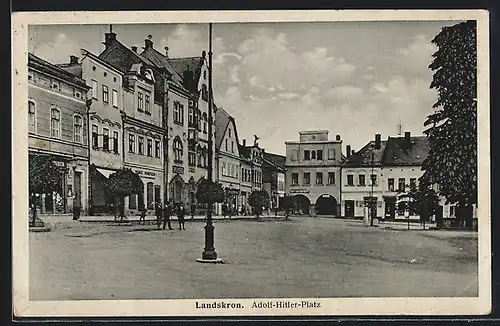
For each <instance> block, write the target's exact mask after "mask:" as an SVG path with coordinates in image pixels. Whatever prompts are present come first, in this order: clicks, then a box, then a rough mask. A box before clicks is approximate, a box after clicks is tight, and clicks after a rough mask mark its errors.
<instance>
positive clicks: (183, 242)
mask: <svg viewBox="0 0 500 326" xmlns="http://www.w3.org/2000/svg"><path fill="white" fill-rule="evenodd" d="M68 219H69V220H70V219H71V218H70V217H68ZM203 226H204V223H203V222H201V221H193V222H188V223H186V231H180V230H178V229H177V224H176V222H174V223H173V227H175V228H176V229H175V230H173V231H163V230H156V229H155V227H154V226H153V225H152V224H148V225H145V226H142V225H141V226H139V225H137V224H134V223H132V225H127V226H125V225H122V226H117V225H112V224H110V223H86V222H68V223H66V224H64V223H60V224H59V225H58V226H57V227H55V228H53V229H52V230H51V232H47V233H30V300H68V299H74V300H77V299H78V300H80V299H169V298H186V299H192V298H252V297H261V298H270V297H275V298H277V297H368V296H373V297H375V296H398V297H401V296H441V297H442V296H453V297H455V296H477V294H478V289H477V282H478V277H477V271H478V270H477V233H473V232H453V231H435V230H426V231H422V230H418V229H417V227H416V226H415V229H414V230H410V231H408V230H405V229H403V228H401V229H400V230H392V229H386V228H385V227H384V226H383V225H381V226H380V227H378V228H367V227H363V226H362V223H361V222H358V221H346V220H334V219H319V218H309V217H294V218H292V219H291V220H290V221H264V222H257V221H251V220H248V221H216V222H215V226H216V228H215V247H216V250H217V252H218V254H219V257H220V258H222V259H224V260H225V264H219V265H212V264H200V263H197V262H196V259H197V258H199V257H200V256H201V252H202V250H203V245H204V230H203Z"/></svg>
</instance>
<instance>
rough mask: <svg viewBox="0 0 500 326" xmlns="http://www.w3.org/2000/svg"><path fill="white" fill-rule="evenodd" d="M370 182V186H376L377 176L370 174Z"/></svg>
mask: <svg viewBox="0 0 500 326" xmlns="http://www.w3.org/2000/svg"><path fill="white" fill-rule="evenodd" d="M370 181H371V184H372V185H374V186H376V185H377V175H376V174H371V175H370Z"/></svg>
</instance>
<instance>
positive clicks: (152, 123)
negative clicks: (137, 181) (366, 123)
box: [28, 31, 285, 214]
mask: <svg viewBox="0 0 500 326" xmlns="http://www.w3.org/2000/svg"><path fill="white" fill-rule="evenodd" d="M103 44H104V47H105V48H104V50H103V51H102V52H101V53H100V54H99V55H96V54H93V53H91V52H90V51H86V50H82V52H81V54H82V57H81V58H79V57H76V56H70V58H69V61H68V62H67V63H56V64H54V63H50V62H47V61H45V60H42V59H41V58H38V57H36V56H35V55H33V54H31V53H29V55H28V71H29V74H28V85H29V99H28V124H29V130H28V131H29V135H28V138H29V155H49V156H51V157H53V158H55V162H56V164H57V165H59V166H60V167H61V168H62V169H61V171H63V172H62V175H61V178H62V180H63V186H62V188H63V189H61V191H59V192H54V193H53V194H40V200H39V203H38V204H39V206H40V210H41V212H42V213H45V212H49V213H52V212H71V211H72V209H73V207H74V206H79V207H82V209H83V211H84V212H86V213H90V214H107V213H110V212H112V211H113V207H114V205H117V204H122V203H117V202H115V200H116V199H115V198H113V196H111V195H110V194H108V193H106V191H105V189H103V184H104V181H105V180H106V179H107V178H109V176H110V175H111V174H112V173H114V172H115V171H116V170H117V169H120V168H130V169H132V170H133V171H134V172H136V173H137V174H138V175H139V176H140V177H141V179H142V181H143V182H144V185H145V187H144V194H140V195H131V196H128V197H126V198H125V202H124V203H123V204H124V206H125V211H126V213H127V214H136V213H137V211H138V209H139V208H140V207H142V205H145V207H146V208H147V209H148V210H149V212H148V213H149V214H151V213H152V212H153V209H154V203H155V202H157V201H160V202H162V203H164V202H165V201H167V200H169V201H172V202H174V203H183V204H184V205H186V206H187V210H188V211H193V212H194V213H195V214H197V213H200V210H201V211H203V210H204V209H205V207H203V205H201V204H200V205H198V204H197V203H196V198H195V193H196V188H197V184H198V182H199V181H200V180H201V179H202V178H206V177H207V171H208V167H209V162H208V151H209V148H208V144H209V142H208V139H209V137H212V140H213V142H212V144H213V148H212V150H213V152H214V153H215V155H213V162H212V166H213V169H214V170H213V176H214V178H216V179H217V180H218V181H219V182H220V183H221V184H222V186H223V187H224V189H225V191H226V205H225V207H228V208H229V209H231V210H232V211H233V213H236V211H238V212H241V213H246V212H248V210H249V207H248V204H247V203H248V196H249V194H250V193H251V192H252V191H254V190H261V189H266V190H268V192H269V193H270V194H272V203H273V205H274V207H276V206H277V205H278V203H279V199H278V198H280V197H283V196H284V191H285V185H284V162H285V157H284V156H280V155H273V154H269V153H265V151H264V150H263V149H261V148H260V147H259V146H258V143H257V142H256V141H254V143H253V144H250V145H247V144H246V141H245V140H244V139H243V140H241V142H240V139H239V138H238V133H237V128H236V122H235V120H234V118H233V117H232V116H231V115H230V114H229V113H228V112H227V111H226V110H224V109H223V108H218V107H217V106H216V105H215V104H214V105H213V106H212V107H209V96H211V92H210V91H209V89H208V78H209V77H208V74H209V71H208V60H207V59H208V58H207V56H206V52H205V51H203V52H202V53H201V56H199V57H189V58H170V57H169V55H168V48H165V50H164V52H160V51H158V50H157V49H155V48H154V43H153V40H152V36H151V35H149V36H148V37H147V38H146V39H145V41H144V47H143V48H142V50H141V51H139V50H138V48H137V47H136V46H131V47H127V46H125V45H124V44H122V43H121V42H120V41H119V40H118V39H117V35H116V34H115V33H113V32H112V31H110V32H109V33H106V34H105V39H104V42H103ZM212 103H213V101H212ZM209 110H212V112H211V113H212V117H213V118H212V121H209V119H208V117H209ZM209 123H210V124H212V130H213V131H214V134H213V135H208V130H209V128H208V124H209ZM221 207H222V205H220V204H219V205H217V207H216V209H217V213H219V214H220V213H221Z"/></svg>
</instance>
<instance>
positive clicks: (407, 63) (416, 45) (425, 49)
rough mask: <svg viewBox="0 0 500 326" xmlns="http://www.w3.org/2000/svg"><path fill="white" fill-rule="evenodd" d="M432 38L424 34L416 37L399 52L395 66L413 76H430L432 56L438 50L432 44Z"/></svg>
mask: <svg viewBox="0 0 500 326" xmlns="http://www.w3.org/2000/svg"><path fill="white" fill-rule="evenodd" d="M431 40H432V38H431V37H430V36H427V35H424V34H418V35H416V36H415V37H414V38H413V40H412V41H411V42H410V43H409V44H408V45H407V46H406V47H404V48H400V49H399V50H398V51H397V55H396V56H395V59H394V61H395V62H394V64H395V65H397V66H398V67H399V68H401V69H404V72H405V73H407V74H411V75H413V76H429V75H430V74H431V71H430V70H429V69H428V67H429V65H430V63H431V61H432V54H433V53H434V52H435V51H436V50H437V48H436V46H435V45H434V44H432V43H431Z"/></svg>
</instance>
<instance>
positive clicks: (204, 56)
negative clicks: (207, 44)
mask: <svg viewBox="0 0 500 326" xmlns="http://www.w3.org/2000/svg"><path fill="white" fill-rule="evenodd" d="M206 56H207V51H205V50H203V51H201V57H202V58H203V59H205V58H206Z"/></svg>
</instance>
